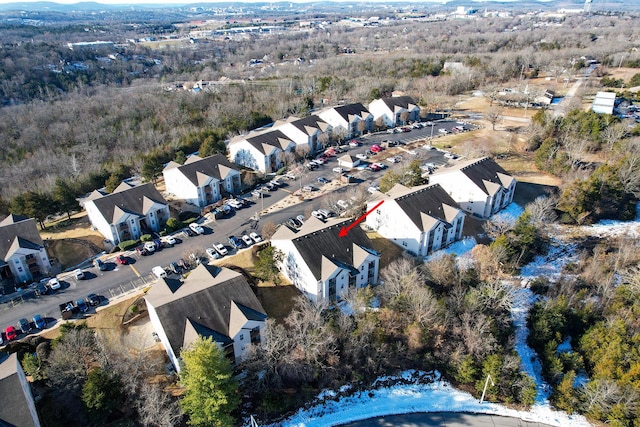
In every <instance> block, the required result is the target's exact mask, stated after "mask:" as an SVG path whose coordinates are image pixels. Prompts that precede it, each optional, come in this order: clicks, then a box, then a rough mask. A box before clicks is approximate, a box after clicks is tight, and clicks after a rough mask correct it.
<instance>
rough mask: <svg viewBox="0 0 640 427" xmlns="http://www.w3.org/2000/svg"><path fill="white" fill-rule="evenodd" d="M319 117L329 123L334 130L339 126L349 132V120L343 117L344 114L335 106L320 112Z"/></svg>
mask: <svg viewBox="0 0 640 427" xmlns="http://www.w3.org/2000/svg"><path fill="white" fill-rule="evenodd" d="M318 117H320V118H321V119H322V120H324V121H325V122H327V123H329V124H330V125H331V127H332V128H333V131H334V132H335V131H336V130H337V128H342V129H343V130H344V131H346V132H347V134H348V132H349V123H347V121H346V120H345V119H343V118H342V116H341V115H340V114H338V113H337V112H336V111H335V110H334V109H333V108H331V109H329V110H325V111H322V112H320V113H319V114H318Z"/></svg>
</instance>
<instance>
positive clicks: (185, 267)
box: [178, 258, 191, 270]
mask: <svg viewBox="0 0 640 427" xmlns="http://www.w3.org/2000/svg"><path fill="white" fill-rule="evenodd" d="M178 265H179V266H180V267H182V269H183V270H190V269H191V265H190V264H189V263H188V262H187V261H185V260H184V259H182V258H180V259H179V260H178Z"/></svg>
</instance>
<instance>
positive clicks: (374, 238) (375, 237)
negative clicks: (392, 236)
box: [366, 231, 402, 270]
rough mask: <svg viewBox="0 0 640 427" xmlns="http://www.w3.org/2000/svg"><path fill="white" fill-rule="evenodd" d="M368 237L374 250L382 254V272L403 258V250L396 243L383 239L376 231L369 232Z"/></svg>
mask: <svg viewBox="0 0 640 427" xmlns="http://www.w3.org/2000/svg"><path fill="white" fill-rule="evenodd" d="M366 233H367V237H368V238H369V239H371V243H372V244H373V249H375V250H376V251H377V252H378V253H379V254H380V266H379V267H380V268H379V270H382V269H383V268H385V267H386V266H387V265H389V264H390V263H391V262H392V261H394V260H395V259H398V258H400V257H401V256H402V249H401V248H400V247H399V246H398V245H396V244H395V243H393V242H391V241H390V240H387V239H386V238H384V237H382V236H381V235H380V234H378V233H376V232H375V231H367V232H366Z"/></svg>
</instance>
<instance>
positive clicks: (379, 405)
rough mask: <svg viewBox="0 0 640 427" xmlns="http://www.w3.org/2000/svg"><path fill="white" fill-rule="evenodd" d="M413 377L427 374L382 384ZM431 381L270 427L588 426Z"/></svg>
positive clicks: (336, 403) (359, 396) (365, 395)
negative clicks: (487, 421) (411, 422)
mask: <svg viewBox="0 0 640 427" xmlns="http://www.w3.org/2000/svg"><path fill="white" fill-rule="evenodd" d="M416 375H417V376H419V377H421V378H425V377H427V376H428V375H429V374H426V373H424V372H422V373H421V372H413V371H407V372H405V373H403V374H402V375H401V376H399V377H395V378H393V377H385V380H387V381H397V382H410V381H412V380H413V378H415V377H416ZM431 381H432V382H431V383H428V384H424V383H422V381H417V380H416V381H414V383H409V384H401V385H395V386H390V387H381V388H378V389H376V390H369V391H364V392H358V393H356V394H354V395H352V396H346V397H340V398H339V399H337V400H331V401H325V402H324V403H323V404H322V405H319V406H314V407H312V408H309V409H303V410H300V411H298V412H297V413H296V414H295V415H293V416H292V417H291V418H289V419H288V420H287V421H285V422H283V423H281V424H273V425H272V426H273V427H275V426H283V427H311V426H313V427H325V426H326V427H330V426H335V425H337V424H343V423H348V422H352V421H357V420H362V419H367V418H371V417H380V416H385V415H392V414H405V413H413V412H469V413H478V414H492V415H501V416H506V417H514V418H519V419H523V420H528V421H538V422H540V423H545V424H549V425H552V426H568V425H571V426H575V427H583V426H585V427H586V426H590V424H589V423H588V422H587V421H586V420H585V419H584V418H583V417H580V416H570V415H567V414H565V413H563V412H556V411H552V410H550V409H549V408H548V407H547V408H543V407H534V408H533V409H532V410H531V411H528V412H525V411H517V410H515V409H509V408H505V407H504V406H502V405H497V404H494V403H490V402H486V401H485V402H484V403H482V404H481V403H480V402H479V401H478V399H476V398H475V397H473V396H472V395H471V394H469V393H466V392H462V391H459V390H456V389H454V388H452V387H451V385H450V384H449V383H447V382H446V381H442V380H441V379H440V376H439V374H438V373H435V374H433V375H432V378H431ZM325 395H326V393H325V392H323V396H325Z"/></svg>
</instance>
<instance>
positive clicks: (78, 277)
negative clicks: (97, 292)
mask: <svg viewBox="0 0 640 427" xmlns="http://www.w3.org/2000/svg"><path fill="white" fill-rule="evenodd" d="M73 276H74V277H75V278H76V280H84V278H85V274H84V271H82V270H81V269H79V268H76V269H75V270H73Z"/></svg>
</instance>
